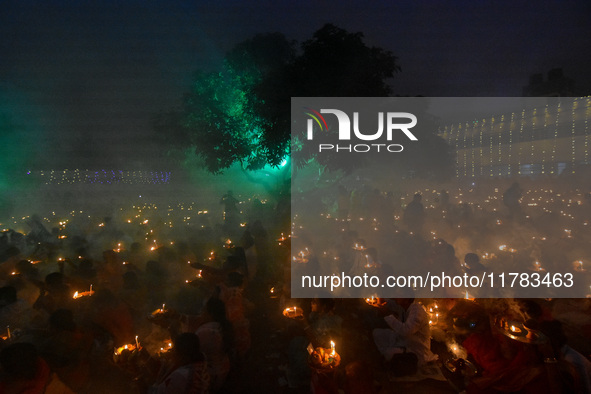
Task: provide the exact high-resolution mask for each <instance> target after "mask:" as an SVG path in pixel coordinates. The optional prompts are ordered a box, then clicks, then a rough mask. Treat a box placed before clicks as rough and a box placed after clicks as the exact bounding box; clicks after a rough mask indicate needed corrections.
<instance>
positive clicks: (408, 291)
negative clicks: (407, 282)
mask: <svg viewBox="0 0 591 394" xmlns="http://www.w3.org/2000/svg"><path fill="white" fill-rule="evenodd" d="M395 292H396V298H394V301H396V303H397V304H398V305H400V306H401V307H402V308H403V309H404V310H407V309H408V307H409V306H411V304H412V303H413V302H414V301H415V293H414V291H413V289H412V288H408V287H397V288H396V290H395Z"/></svg>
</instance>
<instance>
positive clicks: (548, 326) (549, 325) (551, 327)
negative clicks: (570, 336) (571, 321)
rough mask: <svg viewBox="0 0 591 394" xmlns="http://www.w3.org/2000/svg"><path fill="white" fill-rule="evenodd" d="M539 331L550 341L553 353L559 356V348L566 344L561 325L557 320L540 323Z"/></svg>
mask: <svg viewBox="0 0 591 394" xmlns="http://www.w3.org/2000/svg"><path fill="white" fill-rule="evenodd" d="M539 329H540V331H541V332H542V333H543V334H545V335H546V336H547V337H548V338H549V339H550V343H551V344H552V348H553V349H554V353H555V354H560V348H562V347H563V346H564V345H566V342H567V338H566V335H565V334H564V330H563V328H562V323H561V322H559V321H558V320H550V321H544V322H541V323H540V326H539Z"/></svg>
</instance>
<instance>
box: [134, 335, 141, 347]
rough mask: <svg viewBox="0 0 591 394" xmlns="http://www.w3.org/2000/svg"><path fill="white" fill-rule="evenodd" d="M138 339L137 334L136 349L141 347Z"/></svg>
mask: <svg viewBox="0 0 591 394" xmlns="http://www.w3.org/2000/svg"><path fill="white" fill-rule="evenodd" d="M137 339H138V336H137V335H136V336H135V347H136V349H139V348H140V343H139V342H138V340H137Z"/></svg>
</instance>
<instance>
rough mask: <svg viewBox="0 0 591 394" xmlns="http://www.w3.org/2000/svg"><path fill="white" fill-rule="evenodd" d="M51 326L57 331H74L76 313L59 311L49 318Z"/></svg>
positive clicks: (67, 310)
mask: <svg viewBox="0 0 591 394" xmlns="http://www.w3.org/2000/svg"><path fill="white" fill-rule="evenodd" d="M49 325H50V326H51V328H53V329H54V330H57V331H74V330H75V329H76V323H75V322H74V313H72V311H71V310H69V309H58V310H56V311H55V312H53V313H52V314H51V316H49Z"/></svg>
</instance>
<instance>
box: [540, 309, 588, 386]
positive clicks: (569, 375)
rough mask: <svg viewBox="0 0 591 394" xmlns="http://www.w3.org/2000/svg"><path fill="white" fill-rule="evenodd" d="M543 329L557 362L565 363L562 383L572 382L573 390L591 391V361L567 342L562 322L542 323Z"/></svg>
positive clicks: (550, 321)
mask: <svg viewBox="0 0 591 394" xmlns="http://www.w3.org/2000/svg"><path fill="white" fill-rule="evenodd" d="M539 328H540V331H542V332H543V333H544V334H545V335H546V336H547V337H548V338H549V339H550V344H551V346H552V349H553V356H554V358H555V359H556V361H557V363H564V364H565V365H564V366H563V369H562V372H563V373H562V374H561V377H562V383H563V387H564V383H569V382H570V383H572V386H570V387H569V388H570V389H571V390H572V392H577V393H591V361H589V360H588V359H587V358H586V357H585V356H583V355H582V354H581V353H579V352H577V351H576V350H575V349H573V348H572V347H570V346H569V345H568V344H567V339H566V335H564V330H563V328H562V323H561V322H560V321H558V320H549V321H543V322H541V323H540V327H539Z"/></svg>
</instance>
